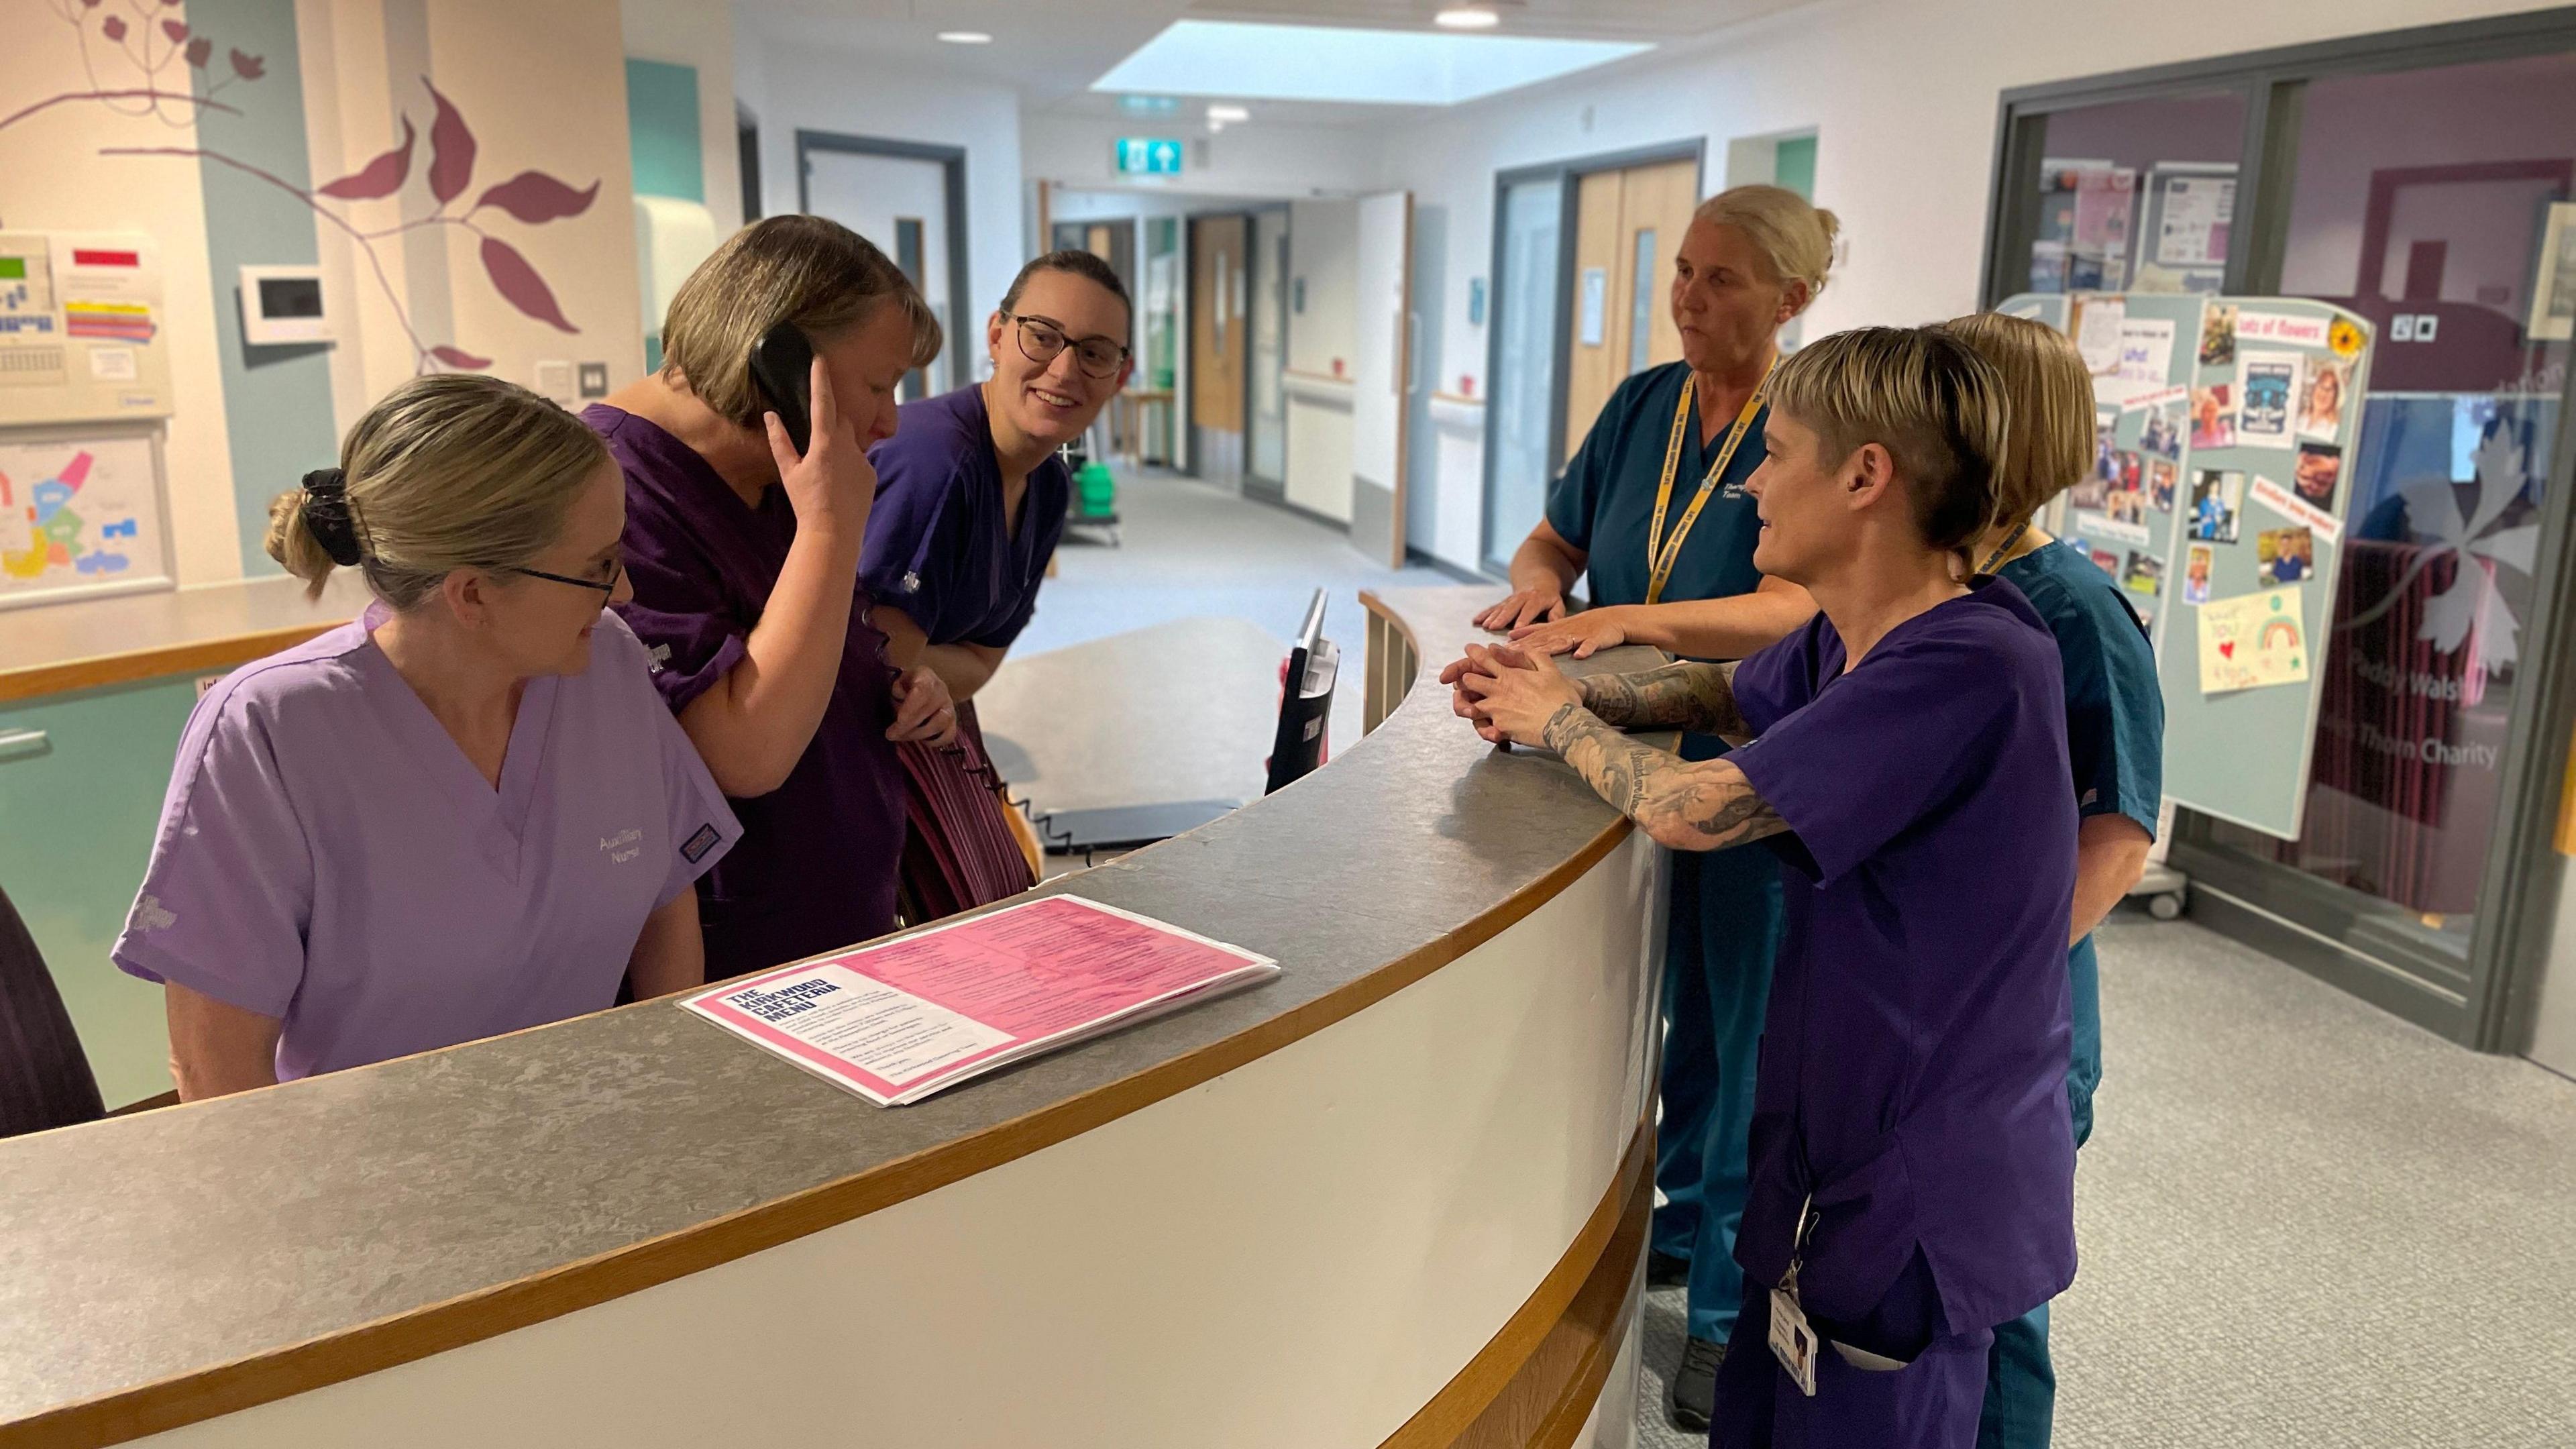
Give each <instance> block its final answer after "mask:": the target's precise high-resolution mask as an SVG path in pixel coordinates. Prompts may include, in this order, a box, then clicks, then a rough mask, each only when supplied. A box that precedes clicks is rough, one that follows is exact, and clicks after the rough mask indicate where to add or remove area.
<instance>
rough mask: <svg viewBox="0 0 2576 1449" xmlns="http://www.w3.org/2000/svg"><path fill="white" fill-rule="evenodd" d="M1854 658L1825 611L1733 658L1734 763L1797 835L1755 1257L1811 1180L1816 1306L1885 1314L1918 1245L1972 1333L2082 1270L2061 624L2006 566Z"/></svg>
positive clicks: (1844, 1313) (1763, 1272)
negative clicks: (1883, 1305)
mask: <svg viewBox="0 0 2576 1449" xmlns="http://www.w3.org/2000/svg"><path fill="white" fill-rule="evenodd" d="M1843 659H1844V654H1843V644H1842V638H1841V636H1840V635H1838V634H1836V633H1835V632H1834V627H1833V625H1832V623H1831V622H1830V621H1829V620H1827V619H1825V618H1824V617H1823V616H1822V615H1818V616H1817V617H1816V619H1815V620H1814V621H1813V622H1812V623H1810V624H1809V625H1808V626H1807V627H1806V628H1805V629H1803V630H1801V631H1799V632H1798V633H1796V634H1793V635H1791V636H1789V637H1788V638H1786V639H1784V640H1782V641H1780V642H1779V643H1777V644H1774V645H1772V646H1771V647H1770V648H1768V649H1765V650H1763V651H1762V652H1760V653H1758V654H1756V655H1754V656H1753V657H1751V658H1749V659H1747V660H1745V661H1744V663H1743V665H1742V667H1741V668H1739V669H1738V670H1737V672H1736V675H1735V696H1736V699H1737V701H1738V703H1739V704H1740V705H1741V706H1742V707H1743V710H1744V716H1745V720H1746V722H1747V723H1748V724H1749V725H1750V726H1751V727H1752V728H1753V729H1754V730H1756V731H1757V732H1758V735H1759V737H1758V738H1757V739H1755V740H1754V742H1753V743H1751V744H1749V745H1746V746H1743V747H1742V748H1740V749H1738V750H1736V751H1735V752H1734V753H1733V754H1731V755H1729V756H1728V758H1729V759H1731V760H1733V761H1734V762H1735V764H1736V765H1737V767H1739V768H1740V769H1742V770H1743V771H1744V773H1745V776H1746V778H1748V779H1749V780H1750V781H1751V782H1752V784H1753V788H1754V789H1755V790H1756V791H1757V792H1758V793H1759V794H1760V795H1761V797H1762V798H1763V800H1764V801H1766V802H1768V803H1769V804H1770V806H1771V807H1772V808H1773V809H1774V810H1776V811H1777V812H1779V815H1780V818H1781V819H1783V820H1785V821H1786V822H1788V825H1789V828H1790V830H1791V831H1792V832H1794V834H1793V835H1790V836H1775V837H1773V843H1774V847H1775V849H1776V850H1777V851H1778V853H1779V855H1780V856H1781V858H1782V859H1783V860H1784V861H1785V862H1786V863H1787V866H1788V869H1786V870H1784V871H1783V872H1782V879H1783V882H1784V883H1785V885H1786V886H1787V897H1788V933H1787V937H1786V940H1785V941H1784V943H1783V945H1782V946H1781V950H1780V959H1779V966H1778V969H1777V974H1776V975H1775V976H1774V977H1773V979H1772V985H1771V1001H1770V1007H1769V1011H1768V1014H1767V1016H1766V1018H1765V1021H1764V1026H1763V1035H1762V1051H1761V1060H1760V1064H1759V1067H1758V1071H1757V1077H1756V1082H1755V1086H1754V1107H1753V1134H1752V1153H1751V1160H1752V1192H1751V1196H1750V1199H1749V1200H1748V1202H1747V1204H1746V1206H1745V1209H1744V1223H1743V1227H1742V1229H1741V1231H1740V1232H1739V1234H1738V1236H1737V1238H1736V1250H1735V1256H1736V1260H1737V1261H1738V1262H1740V1263H1742V1264H1743V1265H1744V1270H1745V1272H1746V1273H1747V1274H1748V1275H1750V1276H1751V1277H1752V1279H1753V1280H1754V1281H1755V1282H1756V1283H1758V1284H1762V1285H1764V1286H1769V1285H1772V1284H1776V1283H1778V1282H1779V1281H1780V1277H1781V1275H1782V1274H1783V1273H1784V1272H1785V1271H1787V1268H1788V1263H1789V1253H1790V1242H1791V1239H1792V1237H1793V1235H1794V1232H1795V1228H1796V1224H1797V1220H1798V1211H1799V1205H1800V1203H1801V1202H1802V1200H1803V1199H1804V1198H1805V1196H1806V1194H1807V1193H1808V1192H1809V1191H1810V1190H1812V1191H1813V1192H1814V1194H1815V1204H1816V1208H1817V1210H1818V1213H1819V1217H1818V1221H1817V1224H1816V1227H1815V1229H1814V1233H1813V1236H1812V1237H1811V1239H1810V1241H1809V1243H1808V1246H1807V1250H1806V1266H1805V1267H1804V1268H1803V1269H1802V1270H1801V1272H1800V1274H1799V1279H1798V1281H1799V1287H1800V1291H1801V1296H1802V1299H1803V1301H1804V1302H1805V1304H1806V1305H1807V1308H1808V1311H1809V1312H1810V1313H1811V1314H1812V1315H1814V1316H1815V1317H1817V1318H1819V1319H1823V1320H1826V1321H1829V1322H1832V1321H1840V1322H1846V1323H1849V1322H1858V1321H1860V1320H1862V1319H1864V1318H1866V1317H1868V1316H1869V1313H1870V1311H1871V1310H1872V1309H1873V1308H1875V1307H1877V1306H1878V1305H1879V1303H1880V1301H1881V1299H1882V1298H1884V1297H1885V1295H1886V1294H1887V1292H1888V1290H1889V1289H1890V1288H1891V1287H1892V1286H1894V1285H1895V1284H1896V1282H1897V1281H1898V1279H1899V1277H1900V1275H1901V1274H1903V1273H1904V1272H1905V1270H1906V1268H1907V1266H1908V1265H1909V1263H1910V1262H1911V1261H1912V1259H1913V1258H1914V1256H1915V1254H1916V1252H1917V1251H1918V1250H1919V1251H1920V1252H1921V1254H1922V1255H1923V1257H1924V1259H1925V1261H1926V1262H1927V1263H1928V1264H1929V1266H1930V1268H1931V1272H1932V1276H1933V1280H1934V1282H1935V1283H1936V1284H1937V1286H1938V1294H1939V1303H1940V1308H1941V1311H1942V1314H1943V1316H1944V1318H1945V1319H1946V1320H1947V1329H1948V1331H1949V1332H1952V1333H1973V1332H1976V1331H1979V1330H1981V1329H1986V1328H1990V1327H1992V1326H1994V1325H1995V1324H1998V1323H2001V1322H2004V1321H2006V1320H2008V1319H2011V1318H2014V1317H2017V1316H2019V1315H2020V1314H2022V1313H2025V1312H2027V1311H2029V1310H2030V1309H2032V1308H2035V1307H2037V1306H2038V1305H2040V1304H2042V1303H2045V1302H2047V1301H2048V1300H2049V1299H2050V1298H2053V1297H2055V1296H2056V1295H2057V1294H2058V1293H2059V1292H2060V1291H2062V1290H2063V1289H2064V1288H2065V1287H2066V1285H2067V1284H2068V1283H2069V1282H2071V1281H2073V1278H2074V1275H2075V1217H2074V1214H2075V1139H2074V1133H2073V1129H2072V1127H2071V1126H2070V1125H2069V1120H2068V1112H2067V1103H2066V1069H2067V1040H2068V1021H2067V1012H2068V1004H2067V992H2068V987H2067V973H2066V931H2067V924H2068V916H2069V913H2070V911H2071V908H2072V906H2071V902H2072V898H2073V895H2074V891H2075V799H2074V796H2073V794H2072V793H2070V792H2069V791H2068V789H2067V787H2066V781H2067V779H2068V767H2067V762H2066V717H2065V706H2064V703H2063V701H2062V692H2061V686H2060V682H2059V672H2058V659H2057V645H2056V641H2055V639H2054V637H2053V636H2051V635H2050V633H2049V632H2048V627H2047V625H2046V624H2045V623H2043V622H2042V621H2041V619H2040V617H2039V615H2038V613H2037V612H2036V611H2034V610H2033V609H2032V608H2031V606H2030V602H2029V601H2028V600H2027V599H2025V598H2023V597H2022V595H2021V592H2020V591H2019V590H2017V589H2015V588H2014V587H2013V586H2012V585H2011V584H2010V583H2007V582H2003V581H2001V580H1997V581H1994V582H1990V583H1987V584H1985V585H1983V586H1982V587H1980V588H1978V589H1977V590H1976V591H1975V592H1973V593H1970V594H1967V595H1965V596H1963V597H1960V598H1956V599H1952V600H1950V601H1948V602H1946V603H1943V604H1941V605H1939V606H1937V607H1935V608H1933V609H1931V610H1929V611H1927V612H1925V613H1923V614H1920V615H1918V616H1916V617H1915V618H1913V619H1909V620H1907V621H1906V622H1905V623H1903V624H1900V625H1898V626H1897V627H1896V628H1895V629H1893V630H1891V631H1890V632H1889V633H1888V635H1887V637H1886V638H1885V639H1882V640H1881V641H1879V643H1878V645H1877V647H1876V648H1874V649H1872V650H1871V651H1870V652H1869V654H1868V655H1867V656H1866V657H1865V658H1863V659H1862V660H1861V662H1860V664H1859V666H1858V667H1857V668H1855V669H1853V670H1851V671H1850V672H1849V673H1845V672H1844V670H1843Z"/></svg>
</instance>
